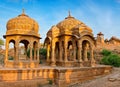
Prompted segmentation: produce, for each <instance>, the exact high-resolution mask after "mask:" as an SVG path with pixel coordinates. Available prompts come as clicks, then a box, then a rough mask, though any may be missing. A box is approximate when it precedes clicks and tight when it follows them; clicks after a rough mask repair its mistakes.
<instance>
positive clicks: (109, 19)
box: [0, 0, 120, 42]
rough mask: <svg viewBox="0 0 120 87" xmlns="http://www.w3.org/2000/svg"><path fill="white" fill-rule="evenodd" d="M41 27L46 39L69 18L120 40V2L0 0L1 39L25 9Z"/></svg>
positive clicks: (96, 31)
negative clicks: (12, 21)
mask: <svg viewBox="0 0 120 87" xmlns="http://www.w3.org/2000/svg"><path fill="white" fill-rule="evenodd" d="M23 8H24V9H25V13H26V14H27V15H29V16H30V17H31V18H33V19H35V20H36V21H37V22H38V24H39V27H40V29H39V33H40V34H41V37H42V40H41V42H43V41H44V38H45V36H46V33H47V31H48V30H49V29H50V28H51V26H52V25H56V24H57V23H59V22H60V21H62V20H64V18H65V17H66V16H68V11H69V10H70V11H71V15H72V16H74V17H75V18H76V19H78V20H80V21H82V22H84V23H85V24H86V25H88V26H89V27H91V28H92V30H93V33H94V36H96V34H97V33H98V32H100V31H101V32H103V33H104V34H105V38H110V37H111V36H116V37H118V38H120V32H119V31H120V0H0V38H2V39H3V37H2V36H3V35H4V34H5V33H6V23H7V21H8V20H9V19H11V18H14V17H16V16H18V15H19V14H21V13H22V9H23Z"/></svg>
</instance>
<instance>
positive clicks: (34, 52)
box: [34, 44, 36, 60]
mask: <svg viewBox="0 0 120 87" xmlns="http://www.w3.org/2000/svg"><path fill="white" fill-rule="evenodd" d="M34 60H36V44H35V46H34Z"/></svg>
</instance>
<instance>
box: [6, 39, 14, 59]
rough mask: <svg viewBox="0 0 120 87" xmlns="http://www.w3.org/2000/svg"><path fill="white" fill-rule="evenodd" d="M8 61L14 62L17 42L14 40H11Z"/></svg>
mask: <svg viewBox="0 0 120 87" xmlns="http://www.w3.org/2000/svg"><path fill="white" fill-rule="evenodd" d="M8 49H9V50H8V60H14V58H15V55H14V53H15V40H14V39H10V40H9V48H8Z"/></svg>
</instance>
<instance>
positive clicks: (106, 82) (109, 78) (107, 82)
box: [69, 68, 120, 87]
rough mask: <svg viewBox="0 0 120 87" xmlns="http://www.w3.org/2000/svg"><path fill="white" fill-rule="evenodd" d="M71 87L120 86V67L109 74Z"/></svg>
mask: <svg viewBox="0 0 120 87" xmlns="http://www.w3.org/2000/svg"><path fill="white" fill-rule="evenodd" d="M69 87H120V68H114V70H113V72H112V73H111V74H109V75H106V76H103V77H98V78H96V79H94V80H90V81H87V82H84V83H78V84H74V85H71V86H69Z"/></svg>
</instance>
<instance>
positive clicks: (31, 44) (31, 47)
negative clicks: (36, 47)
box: [30, 42, 33, 61]
mask: <svg viewBox="0 0 120 87" xmlns="http://www.w3.org/2000/svg"><path fill="white" fill-rule="evenodd" d="M32 49H33V43H32V42H30V61H32V60H33V59H32Z"/></svg>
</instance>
